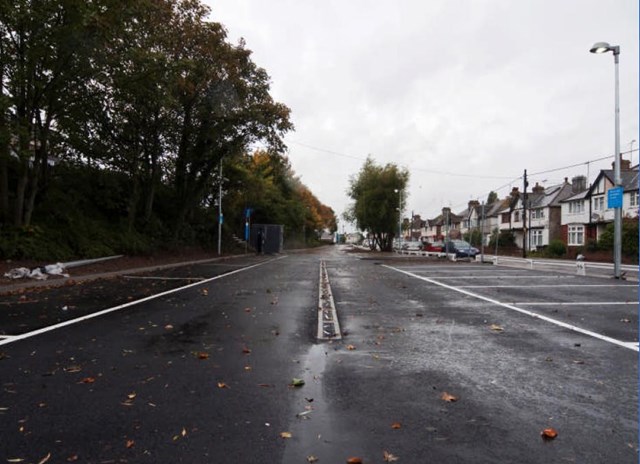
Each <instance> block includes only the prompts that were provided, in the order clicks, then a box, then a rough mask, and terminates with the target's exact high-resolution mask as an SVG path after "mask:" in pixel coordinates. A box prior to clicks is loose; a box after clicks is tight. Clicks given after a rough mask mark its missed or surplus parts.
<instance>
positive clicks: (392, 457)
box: [382, 451, 398, 462]
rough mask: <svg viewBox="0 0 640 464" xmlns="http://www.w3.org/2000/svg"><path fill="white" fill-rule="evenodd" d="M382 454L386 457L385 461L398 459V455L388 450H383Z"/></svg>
mask: <svg viewBox="0 0 640 464" xmlns="http://www.w3.org/2000/svg"><path fill="white" fill-rule="evenodd" d="M382 456H383V457H384V462H394V461H397V460H398V457H397V456H394V455H393V454H391V453H390V452H388V451H383V452H382Z"/></svg>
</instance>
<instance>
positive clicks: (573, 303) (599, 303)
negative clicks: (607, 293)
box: [512, 301, 638, 306]
mask: <svg viewBox="0 0 640 464" xmlns="http://www.w3.org/2000/svg"><path fill="white" fill-rule="evenodd" d="M512 304H514V305H522V306H589V305H593V306H596V305H597V306H615V305H629V306H638V302H637V301H564V302H548V301H545V302H534V301H532V302H528V301H518V302H515V303H512Z"/></svg>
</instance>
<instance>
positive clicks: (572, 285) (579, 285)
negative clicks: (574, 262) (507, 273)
mask: <svg viewBox="0 0 640 464" xmlns="http://www.w3.org/2000/svg"><path fill="white" fill-rule="evenodd" d="M532 287H534V288H535V287H537V288H549V287H551V288H555V287H571V288H577V287H625V288H633V289H636V290H637V289H638V286H637V285H625V284H553V283H549V284H545V285H458V288H532Z"/></svg>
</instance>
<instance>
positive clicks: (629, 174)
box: [594, 169, 638, 192]
mask: <svg viewBox="0 0 640 464" xmlns="http://www.w3.org/2000/svg"><path fill="white" fill-rule="evenodd" d="M600 175H604V176H606V177H607V179H609V180H610V181H611V183H612V184H614V185H615V182H614V179H615V171H614V170H613V169H603V170H602V171H600ZM600 175H598V178H597V179H596V181H598V180H600ZM620 180H621V181H622V182H621V184H622V188H623V189H624V191H625V192H632V191H634V190H638V170H637V169H636V170H632V171H621V172H620ZM594 185H595V182H594Z"/></svg>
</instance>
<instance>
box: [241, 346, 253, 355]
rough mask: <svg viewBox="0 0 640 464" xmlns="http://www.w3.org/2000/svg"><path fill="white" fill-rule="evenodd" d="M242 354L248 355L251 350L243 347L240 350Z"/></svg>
mask: <svg viewBox="0 0 640 464" xmlns="http://www.w3.org/2000/svg"><path fill="white" fill-rule="evenodd" d="M242 352H243V353H244V354H249V353H251V350H250V349H249V348H247V347H246V346H245V347H243V348H242Z"/></svg>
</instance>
